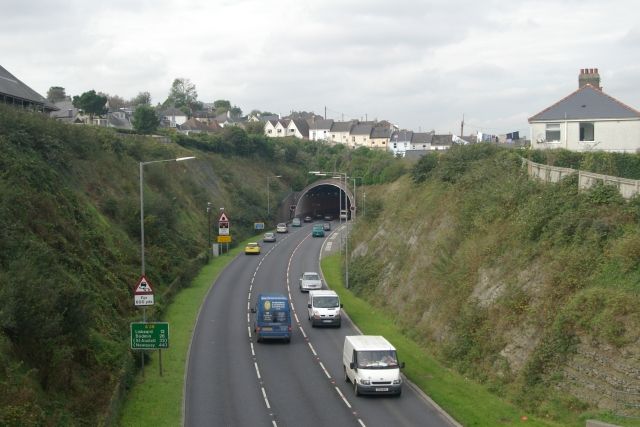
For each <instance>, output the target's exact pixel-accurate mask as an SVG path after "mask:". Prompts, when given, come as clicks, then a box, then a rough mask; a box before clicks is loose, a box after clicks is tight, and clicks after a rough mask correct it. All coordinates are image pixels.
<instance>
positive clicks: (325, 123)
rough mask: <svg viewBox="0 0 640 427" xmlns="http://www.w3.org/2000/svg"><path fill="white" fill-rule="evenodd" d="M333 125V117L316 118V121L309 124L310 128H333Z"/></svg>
mask: <svg viewBox="0 0 640 427" xmlns="http://www.w3.org/2000/svg"><path fill="white" fill-rule="evenodd" d="M331 125H333V120H332V119H327V120H324V119H322V120H316V121H315V122H314V123H312V124H311V125H309V129H331Z"/></svg>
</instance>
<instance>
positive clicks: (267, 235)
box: [262, 231, 276, 242]
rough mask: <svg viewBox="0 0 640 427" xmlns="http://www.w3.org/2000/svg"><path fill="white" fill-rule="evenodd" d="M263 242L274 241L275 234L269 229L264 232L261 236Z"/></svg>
mask: <svg viewBox="0 0 640 427" xmlns="http://www.w3.org/2000/svg"><path fill="white" fill-rule="evenodd" d="M262 241H263V242H275V241H276V234H275V233H273V232H271V231H269V232H267V233H264V237H263V238H262Z"/></svg>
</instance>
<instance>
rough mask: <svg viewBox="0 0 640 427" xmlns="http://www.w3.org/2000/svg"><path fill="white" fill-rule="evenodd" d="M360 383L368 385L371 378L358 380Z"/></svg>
mask: <svg viewBox="0 0 640 427" xmlns="http://www.w3.org/2000/svg"><path fill="white" fill-rule="evenodd" d="M360 384H362V385H369V384H371V380H360Z"/></svg>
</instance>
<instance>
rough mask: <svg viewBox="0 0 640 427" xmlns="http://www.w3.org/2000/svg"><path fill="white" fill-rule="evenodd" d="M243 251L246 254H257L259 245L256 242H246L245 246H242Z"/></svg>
mask: <svg viewBox="0 0 640 427" xmlns="http://www.w3.org/2000/svg"><path fill="white" fill-rule="evenodd" d="M244 253H245V254H246V255H259V254H260V245H259V244H258V243H257V242H251V243H247V246H245V247H244Z"/></svg>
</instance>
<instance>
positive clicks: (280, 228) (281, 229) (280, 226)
mask: <svg viewBox="0 0 640 427" xmlns="http://www.w3.org/2000/svg"><path fill="white" fill-rule="evenodd" d="M288 232H289V228H288V227H287V224H285V223H284V222H281V223H280V224H278V225H276V233H288Z"/></svg>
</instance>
